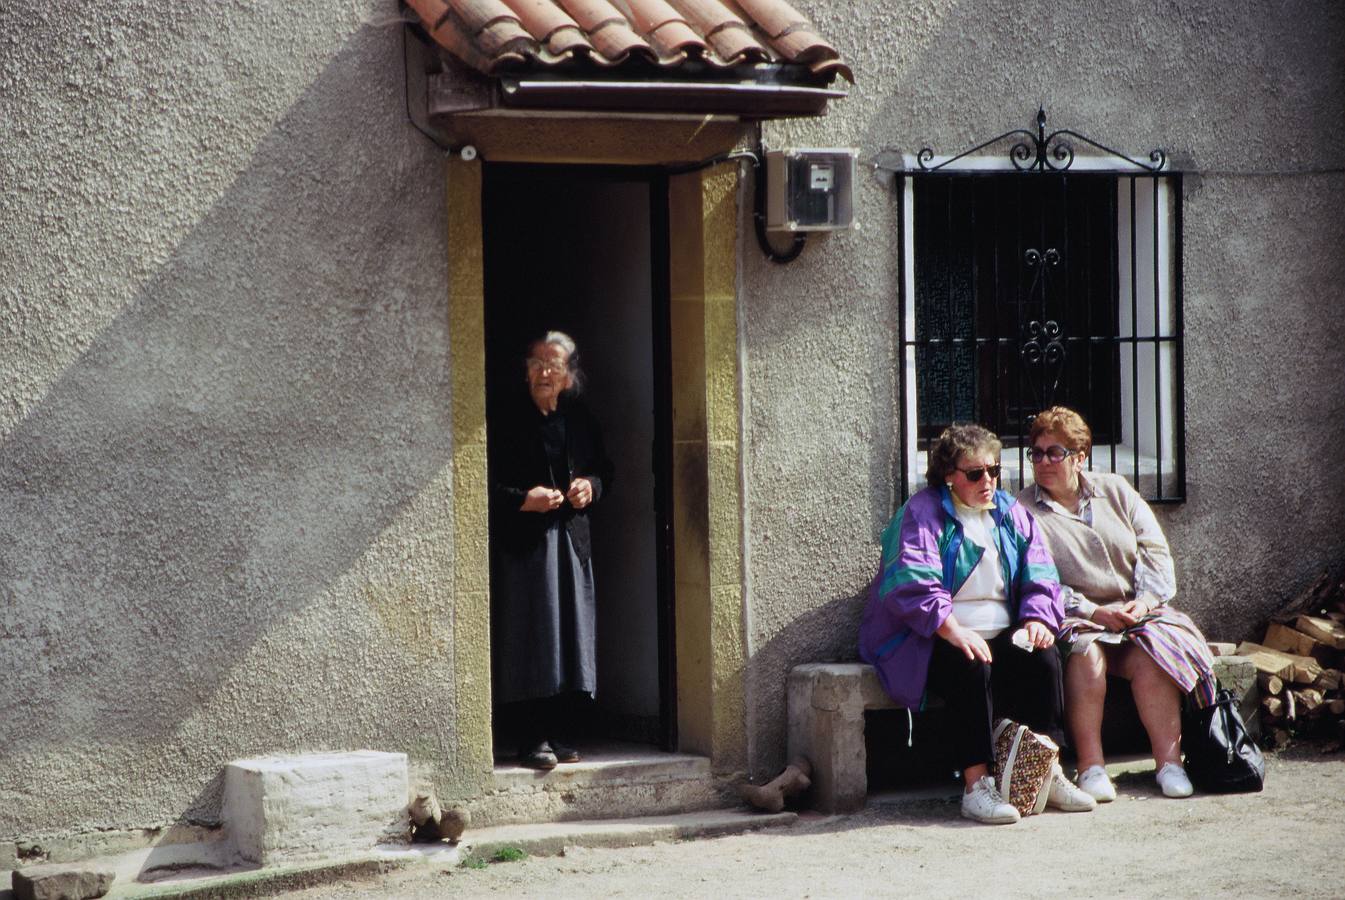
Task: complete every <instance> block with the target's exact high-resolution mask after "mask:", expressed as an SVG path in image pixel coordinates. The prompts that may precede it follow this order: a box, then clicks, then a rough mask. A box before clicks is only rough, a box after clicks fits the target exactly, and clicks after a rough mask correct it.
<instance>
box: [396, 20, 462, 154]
mask: <svg viewBox="0 0 1345 900" xmlns="http://www.w3.org/2000/svg"><path fill="white" fill-rule="evenodd" d="M410 30H411V27H410V26H409V25H403V26H402V83H403V86H404V90H403V92H402V93H403V95H404V99H405V100H406V119H407V121H408V122H410V123H411V125H412V127H414V128H415V129H416V131H419V132H420V133H421V134H423V135H425V137H426V138H427V139H429V142H430V143H431V144H434V146H436V147H438V148H439V149H440V150H445V151H447V152H449V153H452V152H453V148H452V147H449V146H445V145H444V144H443V143H441V142H440V141H439V139H438V138H436V137H435V136H434V135H432V134H430V133H429V132H428V131H426V130H425V129H424V128H421V127H420V123H419V122H417V121H416V117H415V116H413V115H411V78H410V76H409V75H408V74H407V69H408V67H409V66H410V65H411V58H410V56H409V55H408V52H407V48H406V41H407V37H406V33H407V32H408V31H410Z"/></svg>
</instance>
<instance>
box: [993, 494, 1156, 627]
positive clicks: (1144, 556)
mask: <svg viewBox="0 0 1345 900" xmlns="http://www.w3.org/2000/svg"><path fill="white" fill-rule="evenodd" d="M1079 477H1080V478H1081V479H1082V480H1083V482H1084V484H1086V485H1087V486H1089V487H1090V488H1091V489H1092V491H1093V496H1092V499H1091V500H1090V501H1089V506H1090V510H1091V512H1092V516H1093V524H1092V526H1091V527H1090V526H1089V525H1088V523H1086V522H1084V521H1083V520H1082V519H1080V518H1078V517H1075V516H1069V515H1063V514H1061V513H1059V512H1057V511H1056V510H1055V509H1052V508H1051V506H1049V505H1048V504H1047V503H1046V502H1045V499H1044V498H1045V492H1042V494H1041V497H1039V496H1038V492H1037V486H1036V485H1035V484H1033V485H1028V486H1027V487H1026V488H1024V489H1023V490H1022V491H1020V492H1019V494H1018V501H1019V502H1020V503H1022V504H1023V506H1024V507H1025V508H1026V509H1027V510H1028V512H1029V513H1031V515H1032V517H1033V518H1034V519H1035V520H1036V521H1037V523H1038V525H1039V526H1040V528H1041V533H1042V539H1043V541H1044V542H1045V544H1046V549H1047V550H1049V551H1050V553H1051V557H1052V558H1053V559H1054V560H1055V565H1056V568H1057V569H1058V570H1059V571H1060V583H1061V584H1064V585H1068V586H1069V587H1070V588H1071V589H1072V590H1073V591H1075V592H1077V593H1079V594H1083V595H1084V596H1085V597H1086V598H1087V599H1088V600H1089V601H1092V602H1091V603H1081V604H1079V608H1078V610H1077V614H1078V615H1082V616H1087V617H1091V616H1092V613H1093V609H1094V608H1095V607H1094V604H1105V603H1116V602H1124V601H1127V600H1132V599H1135V597H1136V590H1135V581H1136V577H1135V576H1136V568H1137V567H1139V568H1141V569H1147V570H1148V571H1149V572H1150V573H1152V576H1155V577H1156V579H1157V580H1158V581H1161V582H1164V583H1166V585H1168V586H1169V588H1168V590H1165V591H1163V593H1165V594H1167V595H1168V596H1161V595H1160V594H1157V593H1155V592H1153V591H1150V590H1141V591H1140V599H1142V600H1144V601H1145V602H1146V603H1147V604H1148V605H1149V607H1150V608H1153V607H1155V606H1158V605H1160V604H1162V603H1163V602H1164V601H1166V600H1169V599H1171V595H1172V594H1173V593H1175V586H1176V577H1175V575H1174V572H1173V566H1172V553H1171V552H1170V551H1169V550H1168V542H1167V538H1166V537H1164V536H1163V529H1162V528H1161V527H1160V526H1159V524H1158V520H1157V519H1156V518H1154V514H1153V510H1151V509H1150V508H1149V504H1148V503H1145V502H1144V498H1143V497H1141V496H1140V495H1139V492H1138V491H1136V490H1135V489H1134V488H1133V487H1132V486H1131V485H1130V482H1129V481H1127V480H1126V479H1125V477H1124V476H1122V475H1113V474H1111V473H1109V472H1086V473H1081V474H1080V476H1079ZM1141 580H1142V581H1145V580H1153V579H1141Z"/></svg>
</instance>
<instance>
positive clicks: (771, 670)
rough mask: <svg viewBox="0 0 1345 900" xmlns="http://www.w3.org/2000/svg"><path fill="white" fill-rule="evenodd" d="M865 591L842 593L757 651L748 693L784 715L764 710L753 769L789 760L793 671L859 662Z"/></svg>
mask: <svg viewBox="0 0 1345 900" xmlns="http://www.w3.org/2000/svg"><path fill="white" fill-rule="evenodd" d="M867 597H868V588H867V586H866V587H865V589H864V592H863V593H861V594H859V595H858V596H854V597H841V598H838V599H836V600H828V601H827V602H826V603H823V604H822V605H820V606H818V607H815V608H814V609H811V610H809V611H808V612H806V613H804V614H803V615H800V616H798V617H797V618H795V619H793V620H792V621H791V622H790V623H789V624H788V625H786V626H785V627H784V628H783V629H781V630H780V632H779V633H778V634H776V635H775V636H774V637H773V638H771V639H770V640H769V641H767V642H766V644H765V646H763V647H761V648H760V649H758V650H757V652H756V653H755V654H753V657H752V666H751V668H750V669H749V672H750V675H749V677H750V678H751V679H752V682H753V683H752V685H751V687H750V690H749V694H748V696H750V697H752V698H753V704H754V705H755V706H757V707H759V708H765V709H771V710H779V715H770V716H765V715H763V716H759V717H758V718H757V720H756V729H757V732H756V734H755V736H754V738H755V748H754V751H753V753H752V759H751V760H750V761H749V765H750V766H751V767H752V773H751V774H752V775H754V776H756V777H758V778H760V777H764V776H767V775H771V776H773V775H775V774H776V773H778V772H779V771H780V768H781V767H782V766H783V765H784V764H785V762H786V760H785V751H786V742H787V726H788V724H789V716H788V713H787V708H786V703H785V699H786V685H787V683H788V680H789V671H790V669H792V668H794V667H795V666H801V665H804V664H806V663H825V662H856V661H858V659H859V620H860V617H861V616H862V615H863V614H864V601H865V599H867Z"/></svg>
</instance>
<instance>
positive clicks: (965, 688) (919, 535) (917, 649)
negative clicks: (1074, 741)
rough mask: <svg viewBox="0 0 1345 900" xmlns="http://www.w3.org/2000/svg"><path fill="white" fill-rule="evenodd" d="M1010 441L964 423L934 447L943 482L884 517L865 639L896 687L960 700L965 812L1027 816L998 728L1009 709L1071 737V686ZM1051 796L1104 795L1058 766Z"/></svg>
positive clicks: (918, 698) (1050, 588)
mask: <svg viewBox="0 0 1345 900" xmlns="http://www.w3.org/2000/svg"><path fill="white" fill-rule="evenodd" d="M999 451H1000V442H999V439H998V438H996V437H995V435H994V434H992V433H991V432H989V431H987V430H986V429H984V428H981V427H980V426H979V425H953V426H950V427H949V428H947V429H946V430H945V431H944V432H943V434H942V435H940V436H939V440H938V442H937V443H936V444H935V445H934V447H932V448H931V449H930V453H929V472H928V475H927V477H928V480H929V486H928V487H927V488H925V489H924V490H922V491H920V492H919V493H917V494H915V495H914V496H912V497H911V499H910V500H908V501H907V502H906V503H905V505H903V506H902V508H901V509H899V510H898V511H897V514H896V515H895V516H894V517H893V518H892V521H891V522H890V523H889V524H888V526H887V528H886V530H884V531H883V560H882V565H881V566H880V567H879V569H878V574H877V575H876V576H875V577H874V580H873V585H872V587H871V588H870V591H869V600H868V604H867V606H866V607H865V610H864V619H863V622H862V624H861V625H860V631H859V652H860V656H861V657H862V658H863V659H864V661H865V662H868V663H870V664H872V665H873V666H874V667H875V668H876V669H877V671H878V677H879V680H881V681H882V683H883V687H884V688H885V689H886V691H887V693H888V694H889V695H891V697H892V699H893V700H895V701H896V702H897V703H899V704H901V705H902V706H905V707H906V708H908V709H920V708H921V707H922V706H923V705H924V696H925V691H926V689H929V690H932V691H933V692H935V693H936V694H938V695H939V696H941V697H942V698H943V699H944V701H945V702H946V703H947V706H948V710H949V713H950V714H951V717H952V721H953V722H954V726H953V746H952V747H951V748H950V749H951V755H952V759H953V761H954V762H955V763H956V764H957V766H958V768H960V769H961V770H962V778H963V781H964V782H965V791H964V793H963V796H962V815H964V816H966V817H967V818H969V819H974V820H976V821H978V822H985V823H987V824H996V825H997V824H1008V823H1011V822H1016V821H1018V818H1019V816H1018V811H1017V810H1016V809H1014V808H1013V806H1011V805H1010V804H1009V803H1007V802H1006V801H1005V800H1004V798H1003V797H1002V796H1001V795H1000V793H999V791H998V790H997V789H996V787H995V782H994V779H992V778H991V777H990V763H991V761H992V760H993V759H994V747H993V740H992V737H991V730H992V727H993V722H994V721H995V719H997V718H999V717H1001V716H1007V717H1009V718H1012V719H1015V720H1017V721H1019V722H1022V723H1023V724H1025V725H1027V726H1028V727H1029V728H1031V729H1032V730H1033V731H1036V732H1038V733H1040V734H1044V735H1046V736H1047V737H1050V738H1051V739H1052V740H1054V741H1056V742H1057V743H1060V742H1061V741H1062V739H1063V737H1064V731H1063V729H1062V727H1061V720H1062V712H1063V700H1062V693H1061V681H1060V656H1059V654H1058V653H1057V652H1056V650H1055V647H1054V643H1055V634H1056V631H1057V630H1058V629H1059V627H1060V623H1061V619H1062V618H1063V615H1064V610H1063V608H1062V607H1061V602H1060V596H1059V595H1060V583H1059V579H1058V577H1057V575H1056V569H1055V564H1054V563H1053V562H1052V561H1051V557H1050V556H1049V555H1048V554H1047V552H1046V550H1045V548H1044V547H1043V546H1042V543H1041V539H1040V537H1039V535H1038V534H1037V531H1036V528H1035V525H1034V523H1033V521H1032V519H1031V517H1029V516H1028V514H1027V512H1026V511H1025V510H1024V509H1023V507H1022V506H1020V505H1019V504H1018V503H1017V502H1016V501H1015V500H1014V499H1013V498H1012V497H1011V496H1009V495H1008V494H1007V493H1005V492H1004V491H1001V490H998V489H997V485H998V481H999V471H1000V467H999ZM1047 803H1048V805H1050V806H1054V807H1056V808H1058V809H1064V810H1068V811H1085V810H1090V809H1093V808H1094V807H1095V806H1096V803H1095V802H1094V800H1093V798H1092V797H1090V796H1088V795H1087V794H1085V793H1083V792H1082V791H1080V790H1079V789H1078V788H1077V787H1075V786H1074V785H1073V784H1071V783H1070V782H1069V781H1068V780H1067V779H1066V778H1065V777H1064V774H1063V773H1062V772H1061V771H1060V770H1059V768H1058V767H1057V769H1056V772H1055V774H1054V775H1053V776H1052V782H1051V788H1050V792H1049V799H1048V801H1047Z"/></svg>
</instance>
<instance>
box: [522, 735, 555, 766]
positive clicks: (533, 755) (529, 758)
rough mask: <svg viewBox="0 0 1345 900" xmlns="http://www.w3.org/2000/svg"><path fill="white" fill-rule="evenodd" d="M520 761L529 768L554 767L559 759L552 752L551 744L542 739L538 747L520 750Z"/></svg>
mask: <svg viewBox="0 0 1345 900" xmlns="http://www.w3.org/2000/svg"><path fill="white" fill-rule="evenodd" d="M518 761H519V762H520V763H522V764H523V765H524V766H527V767H528V768H529V769H554V768H555V767H556V763H557V762H559V760H557V759H556V754H555V753H554V752H552V750H551V745H550V744H548V743H547V742H546V741H542V742H541V743H540V744H538V745H537V746H536V747H533V748H531V749H526V748H525V749H523V750H520V751H519V752H518Z"/></svg>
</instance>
